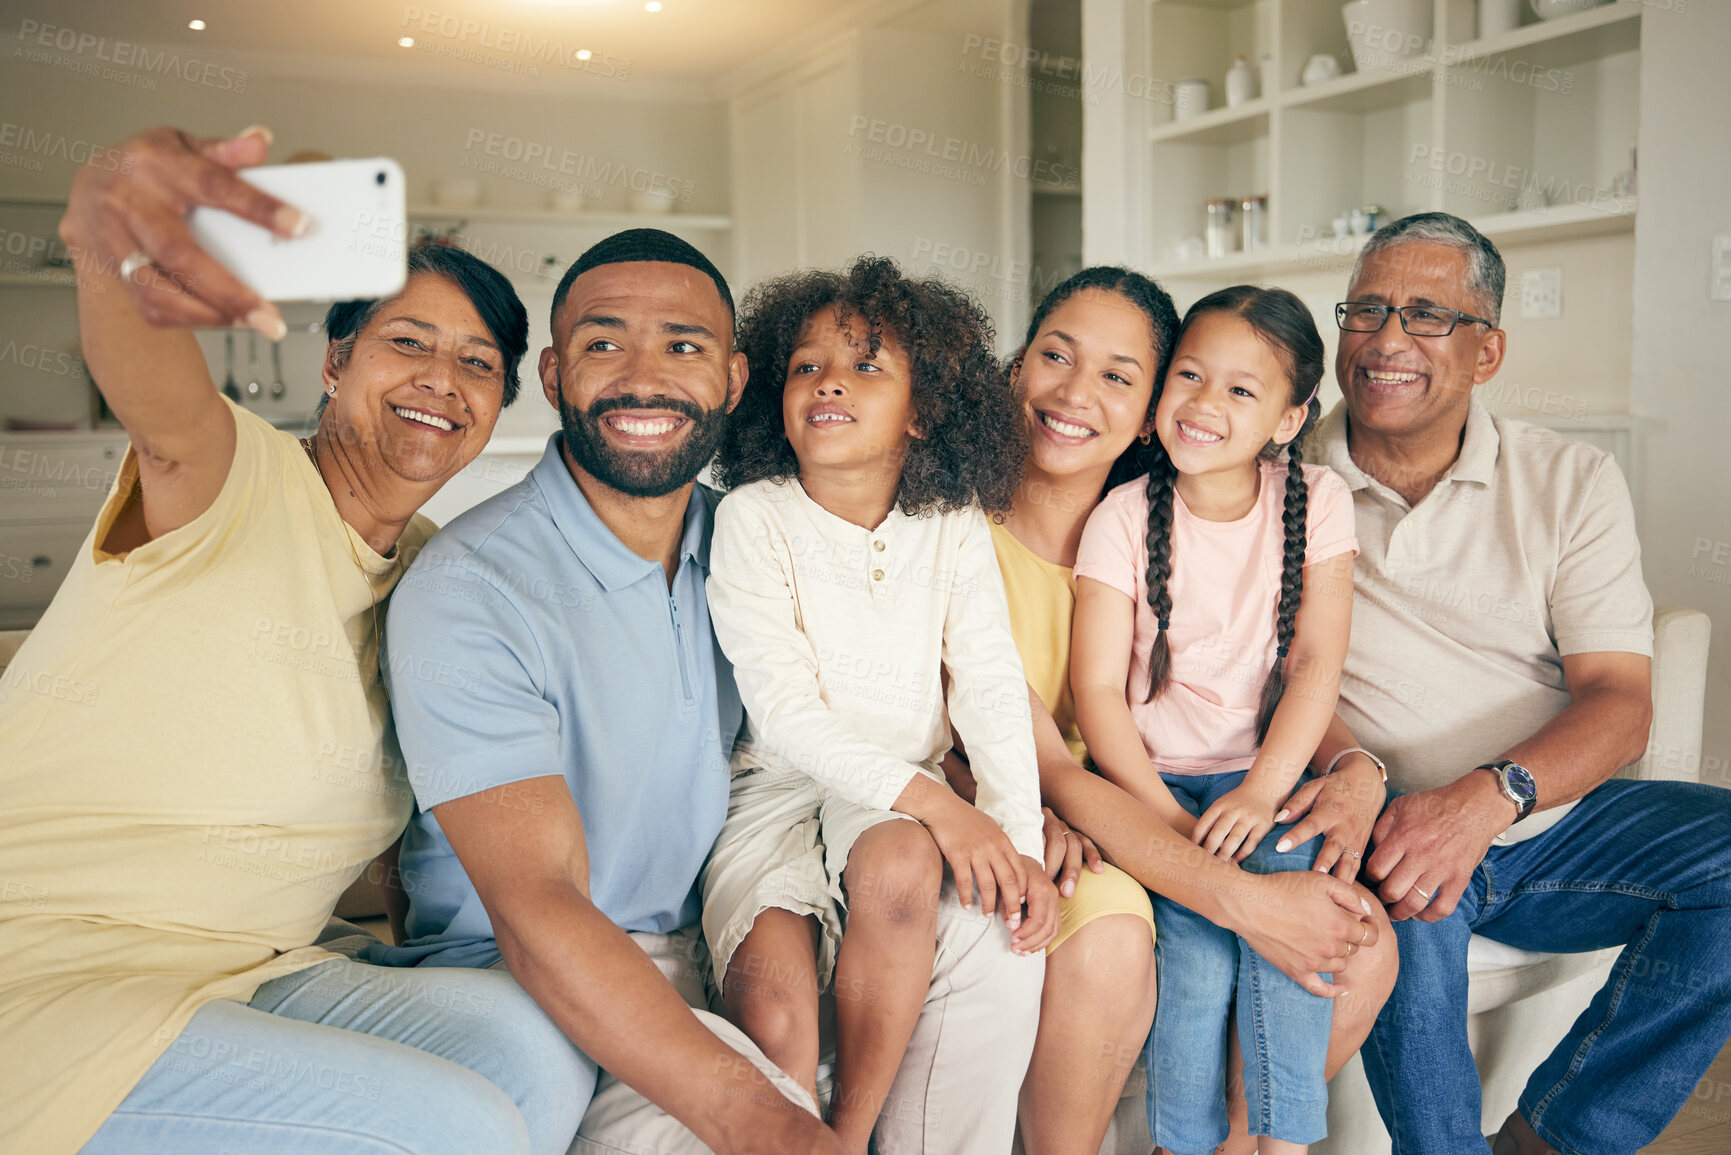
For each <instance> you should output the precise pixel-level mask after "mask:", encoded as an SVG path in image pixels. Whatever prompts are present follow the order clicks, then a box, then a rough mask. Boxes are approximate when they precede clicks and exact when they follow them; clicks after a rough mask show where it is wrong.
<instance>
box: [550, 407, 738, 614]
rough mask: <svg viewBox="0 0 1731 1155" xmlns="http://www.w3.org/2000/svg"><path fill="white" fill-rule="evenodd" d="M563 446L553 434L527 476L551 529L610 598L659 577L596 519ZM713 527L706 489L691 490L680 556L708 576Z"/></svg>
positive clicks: (647, 562) (658, 569)
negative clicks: (543, 501)
mask: <svg viewBox="0 0 1731 1155" xmlns="http://www.w3.org/2000/svg"><path fill="white" fill-rule="evenodd" d="M561 443H562V435H561V434H558V433H554V434H552V435H550V436H549V437H548V438H547V450H546V452H545V453H543V454H542V455H541V460H540V461H539V462H537V463H536V465H535V468H534V469H532V470H530V471H529V476H530V477H533V478H534V479H535V484H536V487H537V488H539V489H540V491H541V494H542V496H543V497H544V498H545V499H546V502H547V510H548V512H549V513H550V514H551V515H552V518H553V524H554V525H555V526H556V527H558V530H559V533H560V535H561V536H563V537H564V539H565V543H566V544H567V545H569V546H570V547H571V552H572V553H574V554H576V555H577V560H578V561H579V562H580V563H582V565H583V568H585V569H587V570H588V571H589V572H590V574H592V575H593V576H594V578H595V580H596V581H597V582H600V583H601V587H602V588H603V589H605V590H607V591H608V592H609V593H611V592H613V591H614V590H620V589H624V588H625V587H627V586H630V585H634V584H636V583H637V582H640V581H642V580H643V579H644V578H645V577H648V576H650V575H651V574H654V575H656V576H657V577H659V576H660V574H661V564H660V563H659V562H653V561H650V560H649V559H647V558H642V557H638V556H637V555H636V554H635V553H632V552H631V550H629V549H627V548H626V546H625V543H624V542H622V541H620V540H619V539H618V538H617V537H616V536H614V533H613V531H612V530H610V529H608V528H607V525H606V523H605V522H603V521H602V520H601V518H600V517H599V516H597V514H596V513H595V510H594V508H593V507H592V506H591V505H590V504H589V499H588V498H586V497H584V496H583V491H582V490H581V489H579V488H578V487H577V481H576V479H575V478H573V477H572V476H571V471H570V470H569V469H567V468H566V466H565V458H564V455H563V454H561V453H560V452H559V448H560V445H561ZM710 528H711V526H710V517H709V501H708V499H707V497H706V495H705V493H704V491H703V487H702V486H698V487H696V488H694V489H693V490H692V491H691V499H690V500H689V501H688V502H687V503H686V506H685V530H684V532H683V534H682V535H681V537H680V543H679V555H680V557H681V558H682V559H683V558H690V559H691V560H692V561H693V562H695V563H696V564H698V565H699V566H702V567H703V569H704V570H705V571H707V570H708V569H709V538H710Z"/></svg>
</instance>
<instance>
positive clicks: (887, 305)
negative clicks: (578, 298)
mask: <svg viewBox="0 0 1731 1155" xmlns="http://www.w3.org/2000/svg"><path fill="white" fill-rule="evenodd" d="M820 313H821V314H825V315H827V316H830V317H833V318H834V319H835V321H836V323H837V324H840V323H842V322H843V321H844V320H845V319H846V318H848V317H849V316H857V317H858V318H859V319H860V320H861V322H862V323H863V324H862V326H861V329H860V331H858V332H857V333H850V334H849V337H850V339H854V338H856V337H857V339H858V340H859V341H860V342H861V343H862V344H865V345H867V346H869V347H870V349H871V351H872V352H873V353H874V354H875V353H876V352H877V350H878V349H879V348H880V347H881V346H882V344H883V339H884V336H885V335H886V334H891V335H893V336H894V337H895V339H896V340H897V341H898V342H899V343H900V344H901V346H902V348H903V349H904V350H905V351H906V352H907V355H908V363H909V368H910V370H911V371H912V378H913V379H912V382H911V393H912V397H911V400H912V404H913V411H914V421H915V423H916V424H917V425H918V427H919V430H920V434H921V435H920V436H919V437H917V438H915V439H913V441H912V443H911V444H910V445H909V446H908V450H907V454H906V455H905V456H904V457H903V459H902V466H901V470H902V472H901V479H900V481H899V482H898V483H897V486H896V497H895V500H896V505H897V506H899V507H900V508H901V511H902V512H903V513H905V514H908V515H910V516H916V517H917V516H919V515H920V514H923V513H928V512H932V511H937V512H950V511H954V510H959V509H966V508H968V507H970V506H972V505H974V504H975V503H978V504H979V505H980V507H981V508H983V509H984V510H985V511H986V512H987V513H991V514H1002V513H1006V512H1008V511H1009V508H1010V498H1011V495H1012V494H1013V493H1014V492H1015V489H1016V486H1017V484H1019V483H1020V482H1021V479H1022V458H1023V456H1024V455H1025V454H1026V452H1027V448H1028V426H1027V423H1026V422H1025V421H1024V420H1023V419H1022V408H1021V405H1020V404H1019V403H1018V402H1017V400H1016V397H1015V395H1014V393H1013V392H1012V391H1011V390H1010V388H1009V385H1008V383H1007V382H1006V381H1005V380H1004V377H1003V374H1002V373H1001V372H1000V371H999V369H998V363H997V359H996V358H995V357H994V356H993V353H992V323H991V321H989V320H987V318H986V313H985V310H984V309H982V308H981V307H980V305H979V303H978V302H976V301H975V300H974V299H973V298H972V297H970V296H968V295H967V294H966V293H964V292H962V291H961V290H960V289H958V288H955V287H954V286H952V285H948V284H945V283H944V282H943V281H941V280H938V279H937V278H935V277H932V278H924V279H917V280H916V279H915V278H912V277H909V276H907V275H906V274H904V273H903V272H902V271H901V269H900V268H899V267H898V266H897V265H896V263H895V262H894V261H892V260H890V259H889V258H887V257H874V256H870V255H867V256H862V257H859V258H857V259H856V260H855V261H854V263H853V264H852V265H850V266H848V267H847V268H846V269H843V270H841V271H839V272H832V271H830V270H827V269H806V270H803V271H801V272H797V273H788V274H786V275H785V276H781V277H776V278H774V279H773V280H770V281H766V282H764V283H762V284H760V285H758V286H757V287H756V288H754V289H752V291H751V294H750V296H748V297H747V298H746V301H745V313H744V316H743V317H742V318H741V319H740V325H739V350H740V352H742V353H744V354H745V359H746V364H747V365H748V366H749V367H750V376H749V377H748V378H747V379H746V383H745V392H744V393H743V394H742V395H741V397H740V399H739V405H738V407H737V408H736V409H734V411H733V417H732V419H731V420H730V421H729V422H728V425H727V433H726V435H725V436H724V437H723V438H722V442H721V452H720V454H719V455H718V456H717V458H716V477H717V479H718V480H719V481H720V483H721V484H722V485H723V486H724V487H725V488H728V489H733V488H736V487H738V486H741V485H745V484H748V483H749V482H753V481H760V480H763V479H765V478H773V479H776V480H786V479H788V478H793V477H798V476H799V458H798V457H797V456H796V455H795V454H794V451H793V446H792V444H790V443H789V442H788V439H787V427H786V425H785V423H784V421H783V419H782V408H781V400H782V393H783V392H784V391H785V389H786V387H787V367H788V361H789V360H790V359H791V358H792V356H793V351H794V349H795V347H796V346H797V345H798V344H799V338H800V334H801V333H802V332H803V331H804V330H805V327H806V324H807V323H808V322H810V321H811V319H812V318H813V317H816V316H818V315H819V314H820Z"/></svg>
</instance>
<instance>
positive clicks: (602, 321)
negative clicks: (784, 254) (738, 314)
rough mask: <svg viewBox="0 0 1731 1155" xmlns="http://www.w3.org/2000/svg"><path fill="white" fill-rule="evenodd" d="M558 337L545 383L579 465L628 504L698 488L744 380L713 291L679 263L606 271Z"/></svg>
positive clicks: (597, 274) (576, 293)
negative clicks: (684, 488) (630, 500)
mask: <svg viewBox="0 0 1731 1155" xmlns="http://www.w3.org/2000/svg"><path fill="white" fill-rule="evenodd" d="M553 339H554V348H550V349H545V350H543V351H542V353H541V362H540V373H541V384H542V388H543V389H544V390H545V392H546V395H547V399H548V400H549V401H550V402H552V403H553V405H554V407H555V408H557V409H558V410H559V415H560V421H561V424H562V426H563V428H564V443H565V449H566V452H567V454H568V456H569V458H570V460H571V461H572V462H574V463H575V464H576V465H577V467H578V468H581V469H582V470H584V471H585V472H586V473H588V474H589V475H590V476H592V477H594V478H595V479H596V480H597V481H599V482H601V483H602V484H603V485H606V486H609V487H610V488H612V489H615V490H618V491H619V492H620V493H623V494H625V495H626V496H628V497H661V496H664V495H666V494H669V493H672V492H674V491H675V490H677V489H679V488H681V487H682V486H686V485H689V484H691V482H692V481H693V480H695V478H696V477H697V475H698V473H700V472H701V471H702V469H703V467H704V465H705V464H707V463H708V461H709V459H710V458H711V457H712V456H713V455H714V453H715V447H716V446H717V445H718V444H719V443H720V441H721V435H722V432H723V431H724V429H725V427H726V421H727V413H728V411H729V410H731V409H732V408H733V405H734V403H735V402H737V401H738V400H739V391H740V389H741V388H742V387H743V385H744V382H745V358H744V357H743V356H742V355H740V354H736V353H734V351H733V315H732V313H731V312H729V310H728V308H727V305H726V303H725V302H723V301H722V299H721V294H720V293H719V292H718V291H717V290H716V287H715V284H714V282H713V281H711V280H710V279H709V278H708V277H707V276H706V275H704V274H703V273H702V272H700V271H698V270H697V269H694V268H692V267H690V266H688V265H681V264H676V263H673V262H671V261H624V262H619V263H616V264H609V265H600V266H598V267H596V268H593V269H590V270H588V271H587V272H585V273H583V274H582V275H581V276H579V277H578V278H577V279H576V280H575V281H573V282H572V283H571V288H570V291H569V293H568V294H567V296H566V298H565V301H564V303H563V305H562V306H561V308H560V310H559V316H558V318H557V319H556V324H555V331H554V337H553Z"/></svg>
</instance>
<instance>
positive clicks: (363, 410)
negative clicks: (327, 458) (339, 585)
mask: <svg viewBox="0 0 1731 1155" xmlns="http://www.w3.org/2000/svg"><path fill="white" fill-rule="evenodd" d="M337 359H338V356H337V354H336V348H335V345H334V344H333V346H332V349H331V351H330V352H327V354H326V358H325V366H324V372H323V380H324V383H325V384H326V385H327V386H334V387H335V388H336V392H335V394H334V395H333V396H332V397H331V399H330V402H329V404H328V405H327V406H326V409H325V416H324V418H323V419H322V420H323V423H329V424H328V429H329V431H330V432H331V433H333V434H334V436H335V437H336V438H337V440H338V442H339V444H340V445H341V446H342V447H344V448H345V449H346V450H347V451H348V452H349V453H350V454H351V455H352V456H354V457H357V458H358V459H360V460H362V461H367V460H368V459H373V460H376V461H378V462H379V464H380V465H381V466H382V467H383V468H384V469H385V470H386V471H388V472H389V473H392V474H395V475H396V476H397V477H399V478H402V479H403V480H405V481H410V482H415V483H428V482H442V481H443V480H444V479H446V478H448V477H450V476H451V475H452V474H454V473H456V472H457V471H458V470H460V469H462V468H463V466H465V465H467V464H468V463H469V462H470V461H472V460H474V458H475V456H476V455H477V454H479V453H480V452H481V450H482V449H483V448H485V446H486V444H487V439H488V438H489V437H490V436H492V433H493V425H494V423H495V422H496V421H497V420H498V417H499V409H500V406H501V405H502V404H503V401H504V394H505V375H504V368H503V366H504V356H503V354H501V353H500V351H499V346H498V345H497V343H495V342H494V340H493V337H492V334H491V333H489V332H488V331H487V326H486V324H485V323H484V322H482V320H481V315H480V314H479V313H478V312H476V310H475V306H474V305H473V304H472V303H471V302H470V301H469V298H468V297H467V296H466V295H465V294H464V292H463V290H462V289H460V288H458V287H457V285H456V284H455V282H453V281H450V280H447V279H446V278H445V277H442V276H440V275H438V274H437V273H417V274H415V275H414V276H412V277H410V278H409V282H408V284H407V285H405V286H404V288H403V291H402V292H401V293H399V294H398V295H397V296H396V297H394V298H392V299H391V300H389V301H386V302H385V303H384V304H383V305H382V306H380V307H379V309H378V311H377V312H376V313H375V314H374V316H373V317H372V319H371V320H369V321H368V322H367V323H366V324H365V325H364V326H363V327H362V328H361V331H360V332H359V333H357V334H355V338H354V347H353V348H352V349H351V350H350V351H349V354H348V356H347V357H346V358H343V359H342V364H341V366H340V367H339V366H337V365H336V364H334V362H335V361H336V360H337Z"/></svg>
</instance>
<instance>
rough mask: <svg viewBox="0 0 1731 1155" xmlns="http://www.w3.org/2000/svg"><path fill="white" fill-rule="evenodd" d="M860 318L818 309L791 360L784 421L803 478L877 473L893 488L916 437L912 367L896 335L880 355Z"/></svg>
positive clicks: (884, 341)
mask: <svg viewBox="0 0 1731 1155" xmlns="http://www.w3.org/2000/svg"><path fill="white" fill-rule="evenodd" d="M869 332H870V327H869V326H868V325H867V324H866V322H865V320H864V319H863V318H862V317H860V316H859V315H858V314H857V313H847V314H843V315H841V316H838V315H837V312H836V310H835V309H833V308H824V309H820V310H819V311H818V312H817V313H814V314H813V315H812V316H811V318H810V319H809V320H807V321H806V323H805V328H804V329H802V330H801V331H800V335H799V341H798V343H797V344H796V345H795V346H794V349H793V354H792V355H791V356H790V357H789V358H788V362H787V384H786V386H785V387H784V388H783V389H782V394H781V415H782V422H783V426H784V428H785V429H786V431H787V439H788V442H789V444H791V445H792V446H793V452H794V455H795V456H796V457H798V458H799V472H800V477H801V478H802V479H806V480H809V479H810V478H811V477H812V476H813V475H814V474H820V473H822V474H832V475H834V474H844V473H845V474H850V475H854V476H857V475H859V474H860V473H862V472H863V473H873V474H878V475H880V476H881V478H882V479H883V480H884V481H886V482H888V483H889V488H890V491H891V492H892V493H893V492H894V490H895V485H894V481H895V480H897V479H899V478H900V476H901V465H902V458H903V457H904V456H905V455H906V453H907V446H908V439H909V438H910V437H916V436H918V432H917V429H916V423H915V418H914V407H913V367H912V365H911V364H910V363H909V361H908V355H907V353H906V352H905V351H904V350H903V349H902V345H901V342H900V341H898V340H897V339H896V337H895V334H894V333H891V332H888V331H887V330H886V331H885V332H883V333H882V335H881V339H880V340H879V342H878V349H877V352H876V353H873V352H872V351H871V346H870V344H869V342H868V341H867V339H866V338H867V334H868V333H869Z"/></svg>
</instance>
